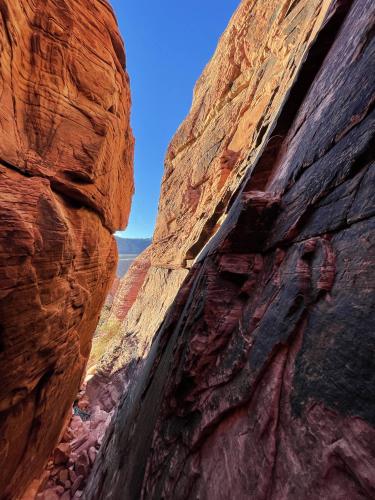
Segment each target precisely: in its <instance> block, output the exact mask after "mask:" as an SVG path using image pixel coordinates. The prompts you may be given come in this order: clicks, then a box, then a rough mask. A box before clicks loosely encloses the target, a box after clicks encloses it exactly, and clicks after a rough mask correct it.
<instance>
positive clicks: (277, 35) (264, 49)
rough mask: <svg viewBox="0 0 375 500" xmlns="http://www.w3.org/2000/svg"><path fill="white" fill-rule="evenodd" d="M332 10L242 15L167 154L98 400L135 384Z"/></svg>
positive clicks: (270, 7) (102, 337) (102, 359)
mask: <svg viewBox="0 0 375 500" xmlns="http://www.w3.org/2000/svg"><path fill="white" fill-rule="evenodd" d="M329 6H330V1H322V0H313V1H311V0H309V1H307V0H300V1H298V2H291V1H290V0H285V1H282V2H280V1H279V0H277V1H269V2H263V1H257V2H254V0H244V1H243V2H242V3H241V4H240V6H239V8H238V10H237V11H236V12H235V14H234V16H233V18H232V20H231V22H230V24H229V26H228V28H227V30H226V31H225V33H224V35H223V36H222V38H221V40H220V42H219V45H218V47H217V50H216V52H215V54H214V56H213V59H212V61H211V62H210V63H209V64H208V65H207V67H206V69H205V70H204V73H203V75H202V76H201V78H200V79H199V81H198V83H197V85H196V88H195V92H194V99H193V104H192V108H191V111H190V113H189V115H188V117H187V118H186V120H185V121H184V123H183V124H182V125H181V127H180V129H179V130H178V131H177V133H176V135H175V137H174V138H173V140H172V143H171V145H170V147H169V149H168V152H167V157H166V165H165V175H164V179H163V185H162V193H161V197H160V204H159V214H158V219H157V225H156V230H155V234H154V238H153V244H152V246H151V248H150V249H149V250H148V252H147V259H146V256H143V257H141V258H140V259H139V260H138V264H137V265H138V267H141V268H142V269H146V267H145V265H146V264H145V262H146V260H147V261H148V264H147V266H148V267H147V273H146V274H145V275H144V276H143V277H142V279H141V280H136V279H135V277H136V276H137V275H139V273H138V271H137V267H133V268H132V269H131V270H130V272H129V274H128V275H127V276H125V278H124V279H123V280H122V285H121V286H120V287H119V289H118V292H117V294H116V297H115V300H114V303H113V307H112V309H111V313H110V316H109V317H107V318H103V327H102V328H100V329H99V335H98V336H97V338H96V340H95V341H94V358H95V366H96V370H97V374H96V375H95V377H94V378H93V379H92V380H91V381H90V382H89V384H88V389H89V390H90V388H91V387H94V391H90V394H91V395H92V396H94V392H95V393H96V395H98V396H99V393H100V392H101V390H102V391H103V392H105V393H108V390H109V387H110V385H111V384H112V385H113V384H114V381H115V380H116V381H119V380H121V381H122V382H121V384H120V385H122V386H123V385H124V382H123V381H125V385H126V386H127V385H128V383H129V381H130V379H131V378H134V377H136V375H135V374H136V373H138V370H139V369H140V367H141V366H142V364H143V360H144V359H145V358H146V357H147V354H148V352H149V348H150V346H151V342H152V339H153V338H154V335H155V332H156V330H157V329H158V327H159V326H160V324H161V322H162V321H163V319H164V317H165V313H166V311H167V310H168V308H169V307H170V306H171V304H172V302H173V300H174V299H175V297H176V294H177V292H178V290H179V288H180V286H181V284H182V282H183V280H184V279H185V278H186V276H187V274H188V269H189V268H190V267H191V265H192V263H193V262H194V259H195V258H196V257H197V255H198V254H199V252H200V251H201V250H202V248H203V247H204V245H205V244H206V242H207V241H208V240H209V238H210V237H211V236H212V235H213V234H214V233H215V231H217V229H218V227H219V226H220V224H221V222H222V219H223V217H224V214H225V210H226V207H227V205H228V202H229V200H230V197H231V195H232V194H233V193H234V192H235V191H236V190H237V189H238V187H239V185H240V182H241V179H242V178H243V175H244V173H245V171H246V169H247V166H248V161H249V158H254V157H255V156H256V154H257V153H258V151H259V150H260V148H261V146H262V144H263V141H264V138H265V137H266V132H267V131H269V130H270V127H271V125H272V123H273V120H274V118H275V116H276V115H277V113H278V112H279V109H280V106H281V103H282V102H283V100H284V99H285V96H286V94H287V92H288V91H289V89H290V87H291V85H292V83H293V81H294V80H295V78H296V75H297V72H298V70H299V68H300V66H301V62H302V61H303V59H304V57H305V54H306V51H307V50H308V48H309V47H310V46H311V44H312V42H313V40H314V39H315V37H316V34H317V32H318V30H319V29H320V27H321V25H322V23H323V22H324V20H325V19H326V16H327V9H328V8H329ZM296 105H297V102H296ZM274 141H275V147H276V145H277V144H278V142H277V141H278V138H277V137H275V138H274ZM135 297H136V300H134V299H135ZM129 299H130V300H129ZM129 303H131V304H132V306H131V307H128V306H129ZM124 312H125V313H126V314H124ZM101 352H102V353H105V354H104V355H103V356H101V355H100V353H101ZM129 367H131V369H130V368H129ZM134 370H136V371H134ZM116 385H117V382H116ZM100 387H101V388H102V389H100ZM121 391H122V389H121V390H120V393H121ZM111 392H112V391H111ZM117 393H118V391H117ZM95 397H96V396H95Z"/></svg>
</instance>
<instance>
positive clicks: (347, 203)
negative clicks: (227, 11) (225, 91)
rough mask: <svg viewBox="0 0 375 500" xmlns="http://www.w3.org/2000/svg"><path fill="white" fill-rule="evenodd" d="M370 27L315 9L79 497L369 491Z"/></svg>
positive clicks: (358, 2) (357, 494) (373, 432)
mask: <svg viewBox="0 0 375 500" xmlns="http://www.w3.org/2000/svg"><path fill="white" fill-rule="evenodd" d="M245 3H246V2H245ZM255 3H256V2H255ZM288 4H289V5H290V2H288ZM310 4H311V3H310ZM262 5H264V2H262ZM292 5H293V6H294V7H296V5H297V7H296V8H297V10H298V9H299V8H302V2H292ZM251 15H252V11H251V10H248V11H247V16H249V20H250V19H251ZM294 15H296V16H297V19H298V14H297V12H295V13H294V14H293V15H292V14H291V13H290V11H288V9H287V10H286V12H285V19H289V20H291V19H292V18H293V19H294V17H293V16H294ZM374 19H375V5H374V3H373V2H372V1H371V0H353V1H348V0H347V1H346V0H343V1H337V2H335V1H333V2H331V7H330V10H329V12H328V16H327V18H326V20H325V22H324V23H323V25H322V26H321V27H320V30H319V33H318V36H317V38H316V39H315V41H314V43H313V44H312V46H311V47H310V48H309V49H308V52H307V54H306V58H305V59H304V61H303V64H302V65H301V66H300V67H299V70H298V75H297V78H296V79H295V80H294V81H293V84H291V85H290V88H289V90H290V92H288V94H287V95H286V98H285V99H284V100H283V103H282V105H281V107H280V109H279V110H278V113H277V115H276V116H274V118H273V120H272V123H271V125H270V127H269V128H268V129H267V130H266V131H265V136H264V147H263V148H260V149H259V150H258V151H257V153H256V155H255V156H253V155H252V151H253V145H252V144H249V148H248V150H247V154H248V156H249V158H250V161H249V164H248V166H247V169H246V172H245V176H244V177H243V179H242V183H241V188H240V189H239V191H238V192H237V193H236V194H235V196H233V198H232V201H231V204H230V209H229V211H228V213H227V214H226V217H225V220H224V222H223V224H222V226H221V227H220V229H219V231H218V233H217V235H216V236H215V237H214V238H213V239H212V240H211V241H210V243H209V244H208V245H206V247H205V248H204V249H203V252H202V253H201V256H200V257H199V259H198V262H196V264H195V265H194V267H193V269H192V270H191V272H190V273H189V276H188V278H187V280H186V281H185V283H184V285H183V286H182V288H181V290H180V291H179V293H178V295H177V298H176V300H175V302H174V304H173V306H172V308H171V309H170V312H169V314H168V315H167V318H166V320H165V321H164V323H163V325H162V326H161V328H160V329H159V331H158V332H157V334H156V337H155V339H154V342H153V344H152V346H151V350H150V352H149V355H148V357H147V359H146V360H145V362H144V367H143V369H142V371H141V373H138V374H137V378H136V380H135V381H134V384H133V386H132V388H131V390H130V392H129V393H128V395H127V398H126V399H125V400H124V403H123V404H122V405H121V407H120V408H119V411H118V414H117V416H116V417H115V419H114V420H113V422H112V424H111V427H110V429H109V432H108V433H107V438H106V440H105V442H104V444H103V447H102V450H101V452H100V455H99V458H98V459H97V460H96V464H95V467H94V471H93V473H92V475H91V479H90V481H89V485H88V488H87V490H86V492H85V498H87V499H95V500H98V499H111V500H112V499H121V498H127V499H129V500H132V499H134V500H136V499H137V500H138V499H150V498H154V499H156V498H167V499H172V498H173V499H187V498H202V499H203V498H204V499H215V500H217V499H223V500H224V499H225V500H226V499H228V498H233V499H244V498H252V499H254V500H261V499H262V500H263V499H274V500H280V499H288V500H297V499H298V500H299V499H304V498H311V499H313V500H315V499H316V500H318V499H322V498H324V499H331V498H332V499H333V498H335V499H336V498H337V499H338V498H350V499H351V500H360V499H365V498H368V499H371V498H374V495H375V481H374V474H373V471H374V467H375V450H374V442H375V429H374V426H375V413H374V408H375V401H374V396H373V384H374V373H375V366H374V359H375V358H374V356H373V353H374V347H375V339H374V322H373V311H374V305H375V304H374V296H375V293H374V292H375V286H374V280H373V279H372V276H373V274H374V267H375V266H374V264H375V254H374V247H375V245H374V243H375V242H374V234H375V231H374V214H375V209H374V201H373V200H374V196H373V195H374V192H373V191H374V160H375V158H374V150H373V144H374V136H375V115H374V107H373V103H374V95H375V80H374V78H375V71H374V60H375V39H374V36H373V35H374ZM249 22H250V21H249ZM232 34H233V36H234V37H235V36H236V31H235V30H234V31H233V32H232ZM277 42H278V40H277V37H276V38H275V43H276V44H277ZM286 50H287V48H286ZM262 85H263V86H266V85H267V82H266V81H263V82H262ZM215 102H216V101H213V102H212V103H211V107H212V108H213V107H214V105H215ZM183 127H184V126H183ZM183 127H182V130H183ZM166 201H167V200H166V199H165V200H164V202H165V203H166ZM171 245H172V244H171ZM171 248H172V246H171ZM166 255H167V253H166Z"/></svg>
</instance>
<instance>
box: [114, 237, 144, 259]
mask: <svg viewBox="0 0 375 500" xmlns="http://www.w3.org/2000/svg"><path fill="white" fill-rule="evenodd" d="M151 241H152V240H151V238H122V237H120V236H116V243H117V248H118V253H119V254H132V255H139V254H140V253H142V252H143V250H146V248H147V247H148V246H150V244H151Z"/></svg>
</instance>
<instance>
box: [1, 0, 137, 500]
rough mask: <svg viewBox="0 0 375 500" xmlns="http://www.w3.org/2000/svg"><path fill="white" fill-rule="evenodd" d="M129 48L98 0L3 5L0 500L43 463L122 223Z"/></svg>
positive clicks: (81, 359)
mask: <svg viewBox="0 0 375 500" xmlns="http://www.w3.org/2000/svg"><path fill="white" fill-rule="evenodd" d="M124 64H125V56H124V51H123V46H122V42H121V39H120V36H119V34H118V29H117V25H116V21H115V19H114V16H113V12H112V10H111V9H110V7H109V5H108V4H107V3H106V2H104V1H102V0H94V1H93V0H90V1H89V0H71V1H70V2H66V1H65V0H61V1H59V2H47V1H45V0H37V1H33V2H29V1H27V0H14V1H13V0H12V1H6V0H0V68H1V70H0V89H1V91H0V214H1V222H0V253H1V260H0V380H1V388H0V412H1V413H0V492H1V493H0V496H1V498H7V499H10V498H16V497H17V496H18V495H19V493H21V492H22V490H24V489H25V487H26V486H27V484H28V483H29V482H30V480H31V479H33V477H35V476H37V475H38V473H39V472H40V471H41V469H42V467H43V465H44V463H45V461H46V460H47V458H48V456H49V454H50V453H51V451H52V449H53V448H54V446H55V444H56V442H57V440H58V438H59V435H60V432H61V430H62V427H63V424H64V422H65V420H66V418H67V416H69V415H70V412H71V404H72V401H73V399H74V397H75V396H76V394H77V390H78V387H79V384H80V381H81V378H82V374H83V371H84V368H85V365H86V361H87V358H88V355H89V352H90V346H91V338H92V334H93V332H94V330H95V327H96V324H97V321H98V317H99V312H100V309H101V307H102V305H103V301H104V299H105V295H106V293H107V291H108V288H109V287H110V284H111V281H112V278H113V275H114V272H115V267H116V258H117V255H116V245H115V242H114V239H113V237H112V235H111V232H112V231H113V230H114V229H115V228H119V227H120V226H124V225H125V224H126V221H127V217H128V213H129V206H130V200H131V194H132V191H133V180H132V155H133V138H132V133H131V130H130V127H129V107H130V95H129V85H128V77H127V74H126V72H125V71H124Z"/></svg>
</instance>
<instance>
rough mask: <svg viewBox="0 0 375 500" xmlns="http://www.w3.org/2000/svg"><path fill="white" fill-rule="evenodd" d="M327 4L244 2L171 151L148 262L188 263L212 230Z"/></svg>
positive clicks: (197, 89)
mask: <svg viewBox="0 0 375 500" xmlns="http://www.w3.org/2000/svg"><path fill="white" fill-rule="evenodd" d="M330 3H331V2H330V1H324V0H309V1H306V0H298V1H297V2H290V1H289V0H286V1H280V0H270V1H267V2H264V1H261V0H258V1H254V0H244V1H243V2H242V3H241V5H240V7H239V8H238V9H237V11H236V13H235V14H234V16H233V18H232V20H231V22H230V24H229V26H228V28H227V30H226V31H225V33H224V34H223V36H222V38H221V40H220V42H219V45H218V47H217V50H216V52H215V54H214V56H213V58H212V60H211V62H210V63H209V64H208V65H207V67H206V69H205V70H204V72H203V74H202V76H201V77H200V79H199V80H198V82H197V84H196V87H195V90H194V99H193V105H192V108H191V111H190V114H189V116H188V117H187V118H186V120H185V121H184V122H183V124H182V125H181V127H180V128H179V130H178V132H177V134H176V135H175V137H174V138H173V140H172V143H171V145H170V146H169V149H168V153H167V156H166V164H165V173H164V179H163V184H162V192H161V197H160V205H159V214H158V220H157V225H156V230H155V234H154V255H153V259H152V263H153V264H155V265H164V266H167V267H179V266H184V265H186V261H189V260H192V259H194V258H195V257H196V255H197V254H198V253H199V251H200V250H201V249H202V247H203V246H204V244H205V243H206V242H207V241H208V239H209V238H210V236H212V234H213V233H214V232H215V230H216V229H217V227H218V225H219V224H220V219H221V216H222V215H223V213H224V212H225V209H226V207H227V204H228V201H229V199H230V197H231V194H232V193H233V192H234V191H235V190H236V188H237V187H238V185H239V183H240V181H241V178H242V177H243V174H244V172H245V170H246V168H247V166H248V162H249V161H251V160H252V159H254V158H255V156H256V154H257V152H258V151H259V149H260V147H261V146H262V144H263V141H264V137H265V134H266V132H267V131H268V130H269V127H270V125H271V124H272V122H273V119H274V118H275V116H276V114H277V112H278V110H279V108H280V105H281V103H282V101H283V99H284V97H285V94H286V93H287V91H288V89H289V88H290V85H291V82H293V80H294V79H295V77H296V74H297V72H298V69H299V66H300V63H301V60H302V59H303V57H304V55H305V51H306V48H307V47H308V46H309V45H310V44H311V42H312V40H313V39H314V37H315V36H316V33H317V30H318V29H319V28H320V26H321V24H322V22H323V19H324V18H325V16H326V13H327V9H328V7H329V5H330ZM171 193H173V196H171Z"/></svg>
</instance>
